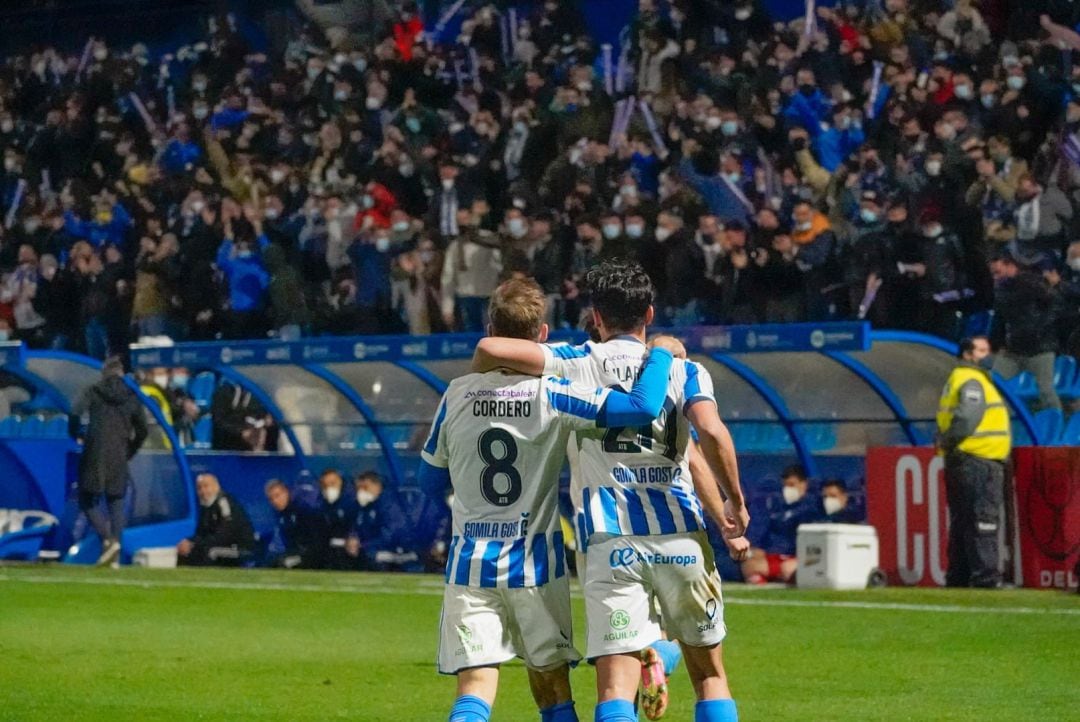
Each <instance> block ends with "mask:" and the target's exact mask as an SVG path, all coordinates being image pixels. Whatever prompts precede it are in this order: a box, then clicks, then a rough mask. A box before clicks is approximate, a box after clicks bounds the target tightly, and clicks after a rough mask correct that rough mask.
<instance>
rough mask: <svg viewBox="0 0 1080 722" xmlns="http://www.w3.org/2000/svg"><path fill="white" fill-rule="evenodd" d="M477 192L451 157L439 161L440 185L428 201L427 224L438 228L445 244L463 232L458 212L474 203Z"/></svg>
mask: <svg viewBox="0 0 1080 722" xmlns="http://www.w3.org/2000/svg"><path fill="white" fill-rule="evenodd" d="M476 197H477V193H476V192H475V191H474V190H473V188H472V187H471V186H470V185H469V184H468V183H466V182H463V180H462V179H461V177H460V169H459V168H458V166H457V164H456V163H454V161H453V160H451V159H450V158H445V159H443V160H441V161H440V162H439V185H438V187H437V188H436V189H435V193H434V195H432V196H431V200H430V201H429V203H428V209H429V210H428V216H427V218H426V221H425V225H426V226H427V227H429V228H433V229H436V230H437V232H438V233H439V235H440V236H441V237H442V239H443V242H444V243H445V244H449V243H450V241H451V240H452V239H454V238H456V237H457V236H458V235H459V234H460V233H461V232H462V229H461V226H460V224H459V223H458V220H457V219H458V212H459V211H461V210H463V209H467V208H468V207H469V206H470V205H472V202H473V200H474V199H475V198H476Z"/></svg>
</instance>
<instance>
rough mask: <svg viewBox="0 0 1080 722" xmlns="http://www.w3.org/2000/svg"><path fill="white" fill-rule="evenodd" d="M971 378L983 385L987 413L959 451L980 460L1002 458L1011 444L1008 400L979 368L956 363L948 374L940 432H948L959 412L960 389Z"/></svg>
mask: <svg viewBox="0 0 1080 722" xmlns="http://www.w3.org/2000/svg"><path fill="white" fill-rule="evenodd" d="M972 380H974V381H977V382H978V383H980V384H981V385H982V389H983V395H984V396H985V398H986V412H985V413H984V414H983V417H982V421H980V422H979V425H978V427H976V429H975V432H974V433H972V434H971V436H968V437H967V438H966V439H964V440H963V441H961V442H960V444H959V445H958V446H957V447H956V448H957V450H958V451H962V452H964V453H965V454H971V455H972V456H977V457H979V458H980V459H993V460H995V461H1003V460H1004V459H1006V458H1008V456H1009V450H1010V449H1011V447H1012V433H1011V429H1010V425H1009V409H1008V408H1007V407H1006V406H1005V400H1004V399H1003V398H1002V397H1001V394H1000V393H998V390H997V387H995V386H994V383H993V381H991V380H990V379H989V378H988V377H987V375H986V374H985V373H983V372H982V371H980V370H979V369H977V368H973V367H971V366H957V367H956V368H955V369H953V372H952V374H950V375H949V380H948V381H947V382H946V383H945V389H944V390H943V391H942V392H941V401H940V402H938V413H937V426H938V431H939V432H941V433H942V434H944V433H945V432H946V431H948V429H949V426H951V425H952V420H953V412H955V411H956V406H957V403H958V402H959V398H960V388H961V387H962V386H963V385H964V384H966V383H967V382H968V381H972Z"/></svg>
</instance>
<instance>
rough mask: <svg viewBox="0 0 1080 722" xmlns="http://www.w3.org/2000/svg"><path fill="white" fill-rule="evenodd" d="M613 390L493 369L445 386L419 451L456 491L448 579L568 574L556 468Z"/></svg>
mask: <svg viewBox="0 0 1080 722" xmlns="http://www.w3.org/2000/svg"><path fill="white" fill-rule="evenodd" d="M609 394H610V391H609V390H608V389H604V388H597V387H596V386H588V387H586V386H582V385H579V384H574V383H571V382H570V381H569V380H567V379H560V378H553V377H543V378H536V377H532V376H521V375H517V374H507V373H503V372H498V371H492V372H488V373H483V374H469V375H467V376H462V377H461V378H458V379H455V380H454V381H452V382H451V383H450V386H449V387H448V388H447V390H446V393H445V394H443V398H442V402H441V403H440V404H439V409H438V411H437V412H436V416H435V421H434V423H433V424H432V428H431V435H430V436H429V437H428V440H427V443H426V444H425V446H424V449H423V452H422V454H421V456H422V458H423V460H424V461H426V462H427V463H428V464H431V465H432V466H435V467H440V468H444V469H449V473H450V481H451V483H452V485H453V488H454V498H453V503H452V506H451V511H452V514H453V536H452V538H451V541H450V547H449V552H448V560H447V564H446V582H447V583H448V584H459V585H462V586H470V587H502V588H515V587H533V586H540V585H543V584H546V583H547V582H549V581H551V580H553V579H558V578H560V577H562V576H564V575H565V574H566V563H565V558H564V555H565V549H564V548H563V543H564V542H563V534H562V530H561V526H560V522H559V510H558V498H557V496H558V487H559V473H560V470H561V468H562V463H563V459H564V458H565V454H566V448H567V443H568V441H569V439H570V437H571V435H572V434H573V433H574V432H575V431H578V432H581V433H582V434H583V435H587V434H588V433H589V432H590V430H592V433H594V434H595V433H598V432H597V431H595V429H596V420H597V418H598V416H599V414H600V409H601V407H602V406H603V405H604V402H605V400H606V399H607V396H608V395H609Z"/></svg>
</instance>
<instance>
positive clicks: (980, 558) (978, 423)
mask: <svg viewBox="0 0 1080 722" xmlns="http://www.w3.org/2000/svg"><path fill="white" fill-rule="evenodd" d="M957 356H958V358H959V361H960V363H959V365H958V366H957V367H956V368H955V369H953V371H952V373H951V374H950V375H949V378H948V380H947V381H946V382H945V388H944V389H943V390H942V392H941V400H940V401H939V402H938V413H937V438H936V440H935V443H936V446H937V450H938V455H939V456H944V457H945V494H946V497H947V499H948V507H949V544H948V557H949V568H948V571H947V572H946V574H945V584H946V586H950V587H968V586H973V587H984V588H991V589H992V588H996V587H999V586H1000V585H1001V573H1000V572H999V571H998V569H999V566H998V564H999V559H1000V548H999V546H998V524H999V519H1000V516H1001V511H1002V504H1003V499H1004V493H1005V488H1004V487H1005V462H1006V460H1007V459H1008V458H1009V452H1010V451H1011V449H1012V436H1011V430H1010V428H1011V424H1010V422H1009V411H1008V408H1007V407H1006V405H1005V400H1004V398H1002V396H1001V394H1000V393H999V392H998V390H997V387H996V386H995V385H994V381H993V379H992V378H991V376H990V369H989V366H990V364H989V360H990V342H989V340H988V339H987V338H986V337H985V336H975V337H973V338H966V339H964V340H963V341H961V342H960V347H959V352H958V353H957Z"/></svg>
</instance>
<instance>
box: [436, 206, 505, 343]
mask: <svg viewBox="0 0 1080 722" xmlns="http://www.w3.org/2000/svg"><path fill="white" fill-rule="evenodd" d="M477 210H479V209H478V208H477V207H475V206H474V207H473V208H471V209H470V208H466V209H461V210H458V212H457V221H456V223H455V228H460V229H461V230H460V235H457V236H456V237H455V238H454V239H453V240H452V241H450V245H449V246H448V247H447V249H446V258H445V260H444V262H443V272H442V313H443V322H444V323H445V324H446V326H447V327H448V328H451V329H453V328H460V329H461V330H462V331H471V332H482V331H483V330H484V327H485V326H486V325H487V321H486V314H487V302H488V299H489V298H490V297H491V293H492V291H494V290H495V286H496V285H497V284H498V279H499V274H500V273H501V272H502V253H501V251H500V250H499V244H498V239H497V238H496V236H495V235H494V234H493V233H491V231H488V230H486V229H484V228H481V227H480V219H479V217H478V215H477ZM458 320H460V324H459V323H458Z"/></svg>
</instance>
